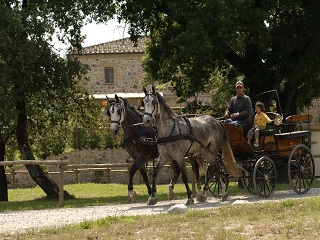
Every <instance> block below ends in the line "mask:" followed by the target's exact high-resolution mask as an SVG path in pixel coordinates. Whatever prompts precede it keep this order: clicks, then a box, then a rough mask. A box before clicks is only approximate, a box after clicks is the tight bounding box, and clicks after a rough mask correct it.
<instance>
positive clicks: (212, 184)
mask: <svg viewBox="0 0 320 240" xmlns="http://www.w3.org/2000/svg"><path fill="white" fill-rule="evenodd" d="M217 167H218V169H217V170H216V171H219V173H217V172H213V174H212V177H211V178H210V180H209V183H208V187H209V192H210V194H211V196H212V197H215V198H219V197H221V192H222V191H221V182H220V180H219V175H220V176H222V181H223V183H224V184H225V185H226V191H227V189H228V186H229V174H228V173H227V169H226V168H225V166H224V164H223V163H222V159H217ZM209 171H210V167H209V166H208V167H207V175H206V176H210V175H209Z"/></svg>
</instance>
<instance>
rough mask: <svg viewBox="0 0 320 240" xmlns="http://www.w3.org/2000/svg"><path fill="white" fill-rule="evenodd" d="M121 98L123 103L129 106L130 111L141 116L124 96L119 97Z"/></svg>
mask: <svg viewBox="0 0 320 240" xmlns="http://www.w3.org/2000/svg"><path fill="white" fill-rule="evenodd" d="M121 99H122V100H123V101H124V103H125V105H126V106H128V107H129V108H130V110H131V111H132V112H134V113H135V114H136V115H137V116H139V117H140V118H142V113H141V112H139V111H138V110H137V109H136V108H135V107H134V106H133V105H132V104H131V103H130V102H129V101H128V100H127V99H125V98H121Z"/></svg>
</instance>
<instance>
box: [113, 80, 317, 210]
mask: <svg viewBox="0 0 320 240" xmlns="http://www.w3.org/2000/svg"><path fill="white" fill-rule="evenodd" d="M144 92H145V95H146V96H145V98H144V99H143V106H144V113H143V114H142V113H139V112H137V111H136V110H133V107H132V106H130V104H129V103H128V102H127V101H125V100H124V99H121V98H117V96H116V100H115V101H111V104H110V108H109V110H108V114H109V115H110V118H111V129H113V130H114V131H115V132H118V129H119V126H120V125H121V126H123V128H124V130H125V132H126V139H127V144H129V145H128V146H127V147H128V148H129V146H130V147H131V148H132V149H131V150H132V151H130V152H131V154H132V155H134V159H135V164H134V165H136V166H135V167H134V168H132V171H131V170H130V182H129V185H128V192H129V194H128V195H129V197H130V198H132V197H131V195H134V194H133V192H134V191H133V186H132V177H133V175H134V173H135V172H136V170H137V169H140V171H141V172H142V173H143V174H144V175H146V174H145V168H144V167H143V166H144V164H145V163H146V162H147V161H149V160H152V159H153V158H154V157H155V156H154V153H155V150H157V153H159V155H160V157H159V162H158V165H157V167H156V168H155V171H154V173H153V181H152V188H151V186H150V185H149V181H148V179H147V177H145V178H144V180H145V182H146V185H147V187H148V193H149V200H148V204H151V205H153V204H155V203H156V202H157V197H156V183H155V181H156V177H157V172H158V171H159V170H160V169H161V167H162V166H163V164H164V162H168V163H169V164H170V166H171V167H172V168H173V170H174V174H173V177H172V179H171V182H170V184H169V189H168V198H169V199H173V196H174V194H173V189H174V186H175V184H176V182H177V179H178V177H179V175H180V174H181V177H182V181H183V182H184V184H185V186H186V191H187V196H188V201H187V204H192V203H194V199H193V196H192V195H193V194H192V191H191V189H190V187H189V184H188V177H187V172H186V162H187V161H186V159H188V161H189V162H190V163H191V165H192V170H193V173H194V174H195V179H196V182H197V200H198V201H200V202H205V201H206V200H207V192H208V191H209V192H211V194H212V195H214V196H220V195H221V197H222V200H225V199H226V197H227V195H228V193H227V191H226V190H227V187H228V183H229V180H230V179H231V178H230V177H231V176H233V177H236V178H237V179H240V180H241V183H242V185H243V186H244V187H245V188H246V189H247V190H248V191H249V192H250V193H253V194H257V195H259V196H262V197H269V196H270V195H271V194H272V193H273V192H274V190H275V185H276V183H277V178H278V177H279V176H283V174H282V173H284V172H286V173H287V174H284V175H288V179H289V182H290V184H291V186H292V188H293V190H294V191H295V192H296V193H298V194H305V193H307V192H308V191H309V190H310V187H311V184H312V182H313V180H314V176H315V167H314V159H313V156H312V154H311V151H310V145H311V133H310V131H309V128H306V127H305V126H304V125H306V124H307V125H308V127H309V124H310V123H311V121H312V116H311V115H308V114H306V115H295V116H289V117H288V118H286V119H285V120H284V122H283V123H282V124H281V125H280V126H279V124H275V125H273V126H270V127H269V128H267V129H266V130H263V131H261V132H260V147H259V148H253V147H252V146H251V144H249V143H248V142H247V141H246V140H245V137H244V136H245V135H244V130H243V128H242V127H241V126H236V125H232V124H223V123H222V122H221V121H218V120H217V119H215V118H214V117H212V116H209V115H202V116H198V117H194V118H186V117H185V116H183V115H177V114H176V113H175V112H174V111H173V110H172V109H171V108H170V106H169V105H168V104H167V103H166V102H165V100H164V98H163V97H162V96H161V94H159V93H158V92H157V91H156V90H155V87H154V86H152V90H151V91H149V92H148V91H147V90H146V89H145V88H144ZM269 115H270V116H269V117H271V119H273V118H274V122H275V123H276V122H278V123H279V121H276V118H275V116H276V114H273V113H269ZM271 115H272V116H271ZM133 116H136V117H137V119H136V120H135V121H133ZM142 124H143V125H144V127H143V126H142ZM153 124H154V125H155V127H156V129H157V131H156V134H155V135H154V137H152V138H150V137H151V136H149V131H150V129H149V128H150V127H151V126H152V125H153ZM275 126H276V127H275ZM141 128H146V129H145V131H146V133H142V132H141V131H142V130H141ZM148 129H149V130H148ZM151 129H152V131H154V128H153V127H151ZM148 136H149V137H148ZM148 139H149V140H150V139H151V141H148ZM137 143H139V148H137ZM145 146H152V149H149V150H148V149H147V150H146V153H144V154H142V152H141V149H145V148H146V147H145ZM139 152H141V154H140V155H139V156H135V154H136V153H139ZM147 153H148V154H147ZM150 154H151V155H150ZM197 156H200V157H199V158H198V157H197ZM205 163H206V164H207V170H206V171H205V172H206V178H205V185H204V188H203V190H201V183H200V174H199V172H200V169H201V168H202V169H203V165H204V164H205ZM284 168H286V171H283V169H284ZM277 172H280V173H281V174H279V175H278V174H277Z"/></svg>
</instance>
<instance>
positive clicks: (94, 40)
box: [82, 19, 129, 47]
mask: <svg viewBox="0 0 320 240" xmlns="http://www.w3.org/2000/svg"><path fill="white" fill-rule="evenodd" d="M82 34H85V35H86V39H85V41H84V44H83V47H88V46H92V45H96V44H99V43H105V42H109V41H113V40H118V39H121V38H125V37H129V35H128V34H127V32H126V31H124V24H122V25H119V23H118V21H117V20H116V19H113V20H110V21H109V22H108V23H107V25H106V24H96V23H92V24H90V25H87V26H85V27H84V28H83V29H82Z"/></svg>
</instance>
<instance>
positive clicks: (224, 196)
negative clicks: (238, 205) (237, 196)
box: [221, 193, 229, 201]
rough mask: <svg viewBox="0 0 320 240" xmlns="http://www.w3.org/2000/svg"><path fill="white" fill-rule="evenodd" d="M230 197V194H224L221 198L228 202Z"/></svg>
mask: <svg viewBox="0 0 320 240" xmlns="http://www.w3.org/2000/svg"><path fill="white" fill-rule="evenodd" d="M228 196H229V194H228V193H224V194H222V195H221V197H222V201H225V200H227V198H228Z"/></svg>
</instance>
